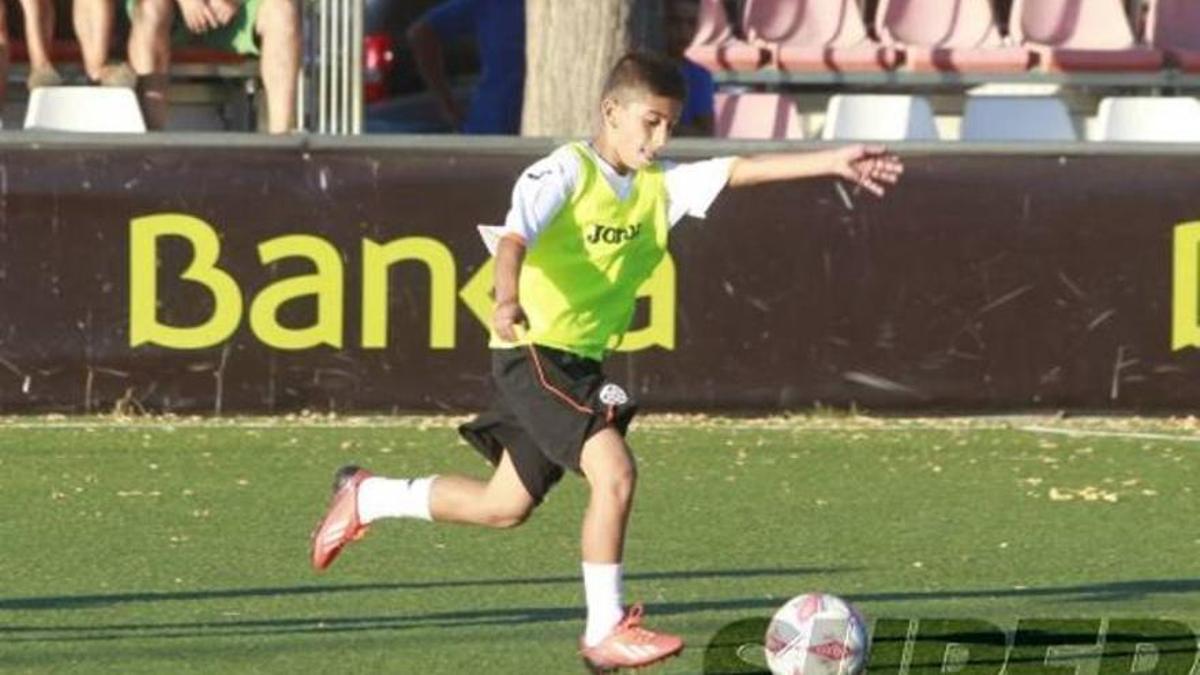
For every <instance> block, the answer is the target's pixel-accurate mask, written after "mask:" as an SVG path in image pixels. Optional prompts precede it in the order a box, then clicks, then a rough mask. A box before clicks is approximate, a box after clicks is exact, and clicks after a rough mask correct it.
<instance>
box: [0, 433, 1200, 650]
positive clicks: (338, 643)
mask: <svg viewBox="0 0 1200 675" xmlns="http://www.w3.org/2000/svg"><path fill="white" fill-rule="evenodd" d="M456 421H457V420H455V419H453V418H419V417H404V418H363V419H334V418H327V417H320V416H308V417H275V418H254V419H248V418H247V419H232V420H230V419H224V420H195V419H179V418H154V419H149V420H112V419H103V418H49V419H47V418H7V419H0V497H2V498H0V542H2V543H0V578H2V579H4V582H3V585H2V587H0V588H2V590H0V671H2V672H6V673H7V672H54V673H71V672H80V673H92V672H111V673H165V672H172V673H245V672H264V673H275V672H278V673H294V672H300V673H305V672H322V673H357V672H362V673H475V672H488V673H569V672H581V668H580V667H579V663H578V659H577V657H576V654H575V652H576V640H577V638H578V635H579V633H580V632H581V630H582V626H583V621H582V619H583V609H582V587H581V583H580V580H579V559H578V524H579V520H580V515H581V513H582V510H583V507H584V504H585V502H586V497H587V492H586V486H585V484H584V483H583V482H582V481H581V480H579V479H577V478H575V477H572V476H568V477H567V479H566V480H564V482H563V484H562V485H561V486H560V487H559V488H557V489H556V490H555V491H554V492H553V493H552V494H551V496H550V498H549V499H548V500H547V502H546V503H545V504H544V505H543V506H542V507H541V508H540V509H539V510H538V511H537V512H536V513H535V515H534V517H533V518H531V519H530V520H529V521H528V522H527V523H526V524H525V525H523V526H522V527H520V528H517V529H514V530H507V531H485V530H481V529H472V528H468V527H462V526H448V525H432V524H429V523H423V522H412V521H404V522H400V521H390V522H382V523H378V524H376V525H375V526H374V527H373V528H372V531H371V533H370V535H369V536H368V537H367V538H366V539H364V540H363V541H362V542H359V543H357V544H354V545H352V546H351V547H350V548H349V549H347V551H346V552H345V553H344V554H343V555H342V557H341V558H339V559H338V561H337V562H336V563H335V564H334V566H333V567H332V568H331V569H330V570H329V571H327V572H325V573H321V574H317V573H315V572H313V571H312V570H311V569H310V567H309V564H308V537H309V533H310V531H311V529H312V527H313V525H314V523H315V521H316V520H317V518H318V517H319V516H320V514H321V512H322V511H323V509H324V506H325V504H326V501H327V499H328V494H329V484H330V481H331V478H332V474H333V471H334V469H335V468H336V467H338V466H339V465H341V464H343V463H347V462H355V463H360V464H362V465H364V466H366V467H368V468H370V469H372V470H373V471H375V472H377V473H380V474H385V475H397V476H414V475H427V474H430V473H447V472H462V473H467V474H473V475H478V476H483V475H486V471H487V467H486V465H484V464H483V463H482V461H481V460H480V459H479V458H478V457H477V456H476V455H475V454H474V452H472V451H471V450H470V449H468V448H467V447H466V446H465V445H464V444H463V443H461V442H460V441H459V440H458V438H457V434H456V433H455V431H454V423H455V422H456ZM630 440H631V445H632V446H633V448H634V450H635V453H636V454H637V456H638V459H639V484H638V490H637V500H636V506H635V512H634V515H633V519H632V523H631V528H630V532H629V537H628V543H627V548H626V551H627V554H626V560H625V568H626V574H627V576H626V595H627V599H628V600H630V601H637V600H640V601H643V602H644V603H645V605H646V613H647V623H648V625H650V626H651V627H656V628H661V629H663V630H669V631H672V632H678V633H680V634H682V635H683V636H684V638H685V639H686V640H687V643H688V649H687V650H686V651H685V653H684V655H683V656H682V657H680V658H678V659H675V660H673V661H671V662H669V663H667V664H664V665H662V666H660V667H659V668H658V671H657V672H661V673H701V672H704V669H705V665H704V663H705V646H706V645H707V644H708V643H709V642H710V640H712V638H713V637H714V636H715V635H716V634H717V633H718V631H720V629H721V628H722V627H724V626H727V625H729V624H731V623H733V622H738V621H744V620H749V619H759V620H765V619H766V618H768V617H769V616H770V615H771V614H772V612H773V611H774V610H775V609H776V608H777V607H778V606H779V605H780V604H781V603H783V602H784V601H785V600H786V599H787V598H788V597H790V596H793V595H796V594H799V593H802V592H806V591H812V590H823V591H826V592H831V593H836V594H838V595H841V596H844V597H846V598H848V599H850V600H851V601H853V602H854V603H855V604H857V605H858V606H859V607H860V608H861V610H862V611H863V612H864V613H865V614H866V615H867V616H868V617H869V618H872V619H874V620H878V619H880V618H892V619H908V618H913V619H926V620H931V619H935V618H958V619H978V620H982V621H985V622H989V623H991V624H994V625H996V626H999V627H1000V628H1001V629H1003V630H1005V631H1009V632H1011V631H1012V630H1013V629H1014V627H1015V626H1016V624H1017V622H1018V620H1026V619H1030V618H1084V619H1106V620H1115V619H1153V620H1160V619H1161V620H1175V621H1180V622H1182V623H1184V624H1186V625H1188V626H1190V627H1193V628H1195V629H1200V574H1197V572H1196V563H1195V561H1196V559H1197V557H1198V554H1200V530H1198V529H1197V523H1198V522H1200V518H1198V517H1197V516H1200V508H1198V507H1197V495H1196V494H1194V493H1193V491H1194V490H1195V489H1197V481H1196V478H1197V475H1198V474H1197V472H1198V471H1200V456H1198V454H1197V453H1198V451H1200V442H1198V441H1200V435H1198V434H1197V431H1196V429H1195V423H1194V422H1193V421H1191V420H1130V419H1118V418H1112V419H1098V420H1083V421H1078V422H1074V421H1071V420H1067V421H1062V420H1055V419H1036V418H1011V419H982V420H959V419H932V420H917V419H878V418H866V417H846V418H841V417H831V416H815V417H813V416H809V417H793V418H771V419H754V420H750V419H715V418H707V417H647V418H645V419H643V420H639V422H638V423H637V424H635V428H634V430H633V432H632V433H631V436H630ZM913 625H914V626H916V625H919V624H913ZM931 625H932V624H931ZM1085 642H1086V640H1085ZM1193 643H1194V640H1193ZM898 654H901V655H900V656H896V655H893V658H892V661H895V660H896V659H909V660H911V659H912V655H911V653H910V654H908V656H904V655H903V653H902V652H898ZM751 660H753V659H751ZM1178 662H1179V661H1176V663H1178ZM713 663H715V662H712V661H710V664H709V669H710V671H712V672H717V671H716V670H714V666H713ZM914 663H915V661H914ZM744 665H745V668H746V670H745V672H753V667H752V666H750V665H749V664H744ZM898 665H899V664H893V663H891V662H886V659H885V660H884V661H877V662H876V664H875V668H873V669H872V672H876V671H878V672H898V671H899V670H900V668H899V667H898ZM1096 665H1097V664H1096V663H1093V664H1092V667H1093V668H1094V667H1095V666H1096ZM1099 665H1100V666H1103V665H1104V664H1103V663H1100V664H1099ZM893 666H895V667H893ZM989 667H990V670H988V668H989ZM998 669H999V667H998V666H985V667H982V670H979V672H997V671H998ZM918 670H920V669H919V668H913V671H914V672H917V671H918ZM939 670H940V667H939V668H938V669H929V668H926V670H924V671H920V672H938V671H939ZM1015 670H1016V669H1015V668H1013V667H1012V665H1011V664H1010V671H1014V672H1015ZM727 672H734V671H733V670H729V671H727ZM1022 672H1035V671H1031V670H1025V671H1022ZM1045 672H1067V671H1064V670H1056V671H1055V670H1046V671H1045ZM1081 672H1083V671H1081ZM1126 672H1127V671H1126Z"/></svg>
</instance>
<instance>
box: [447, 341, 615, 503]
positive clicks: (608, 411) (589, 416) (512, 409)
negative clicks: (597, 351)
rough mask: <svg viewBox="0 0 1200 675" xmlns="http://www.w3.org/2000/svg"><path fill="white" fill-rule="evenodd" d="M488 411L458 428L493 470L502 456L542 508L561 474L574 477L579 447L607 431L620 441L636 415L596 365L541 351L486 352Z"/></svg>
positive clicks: (545, 349) (536, 348)
mask: <svg viewBox="0 0 1200 675" xmlns="http://www.w3.org/2000/svg"><path fill="white" fill-rule="evenodd" d="M492 381H493V383H494V384H495V387H496V394H495V397H494V399H493V401H492V405H491V407H490V408H488V409H487V410H486V411H484V412H483V413H481V414H480V415H479V416H478V417H476V418H475V419H474V420H472V421H470V422H468V423H467V424H464V425H462V426H460V427H459V428H458V432H459V433H460V434H462V437H463V438H465V439H466V440H467V441H468V442H469V443H470V444H471V445H472V446H474V447H475V449H476V450H478V451H479V452H480V453H481V454H482V455H483V456H484V457H485V458H487V460H488V461H489V462H491V463H492V465H493V466H494V465H497V464H499V463H500V457H501V454H502V453H503V452H504V450H508V452H509V454H510V455H511V456H512V461H513V466H514V467H516V470H517V475H518V476H519V477H520V478H521V483H522V484H524V485H525V489H526V490H528V491H529V494H530V495H531V496H532V497H533V498H534V501H536V502H537V503H541V501H542V499H543V498H544V497H545V496H546V493H547V492H549V491H550V488H552V487H554V484H555V483H557V482H558V481H559V480H560V479H561V478H562V476H563V469H570V470H572V471H574V472H576V473H580V468H579V456H580V453H581V452H582V450H583V443H584V441H586V440H587V439H588V438H590V437H591V436H592V434H594V433H596V432H598V431H600V430H601V429H604V428H605V427H607V426H613V427H615V428H616V429H617V431H619V432H620V433H621V434H622V435H624V434H625V431H626V430H627V429H628V428H629V423H630V422H631V421H633V416H634V415H635V414H637V404H636V403H634V402H633V401H632V400H631V399H630V398H629V395H628V394H626V393H625V390H624V389H622V388H621V387H619V386H617V385H615V384H613V383H611V382H608V381H607V380H606V379H605V378H604V373H603V372H602V371H601V369H600V362H599V361H594V360H592V359H588V358H584V357H582V356H578V355H575V354H571V353H569V352H564V351H560V350H557V349H551V348H549V347H542V346H525V347H517V348H514V349H496V350H493V351H492Z"/></svg>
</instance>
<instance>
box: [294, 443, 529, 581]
mask: <svg viewBox="0 0 1200 675" xmlns="http://www.w3.org/2000/svg"><path fill="white" fill-rule="evenodd" d="M535 505H536V502H535V500H534V498H533V497H532V496H531V495H530V494H529V492H528V491H527V490H526V489H525V486H524V485H523V484H522V483H521V480H520V478H519V477H518V476H517V472H516V468H515V467H514V466H513V463H512V459H511V456H510V454H509V453H508V452H507V451H505V452H504V453H503V455H502V457H501V459H500V463H499V464H498V465H497V467H496V470H495V471H494V472H493V474H492V477H491V479H490V480H489V481H487V482H486V483H485V482H483V481H480V480H476V479H473V478H468V477H466V476H455V475H450V476H428V477H425V478H415V479H394V478H382V477H377V476H373V475H371V474H370V473H369V472H367V471H364V470H362V469H357V468H351V470H350V471H348V472H345V471H344V470H343V471H339V480H338V482H337V483H336V484H335V493H334V495H333V500H332V502H331V503H330V505H329V509H328V511H327V512H326V514H325V517H324V518H323V519H322V520H321V522H320V523H319V524H318V525H317V529H316V530H314V531H313V536H312V564H313V567H315V568H316V569H318V570H322V569H325V568H327V567H328V566H329V565H330V564H332V563H333V561H334V559H335V558H336V557H337V556H338V554H339V553H340V552H341V550H342V549H343V548H344V547H345V546H346V544H348V543H350V542H352V541H354V540H356V539H358V538H360V537H362V535H363V534H365V533H366V529H367V526H368V525H370V524H371V523H372V522H374V521H376V520H380V519H382V518H415V519H419V520H433V521H438V522H453V523H466V524H471V525H482V526H485V527H495V528H508V527H515V526H517V525H520V524H521V523H523V522H524V521H525V519H526V518H527V517H528V516H529V513H530V511H532V510H533V507H534V506H535Z"/></svg>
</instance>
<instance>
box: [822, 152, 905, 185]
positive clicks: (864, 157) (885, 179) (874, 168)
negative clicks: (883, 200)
mask: <svg viewBox="0 0 1200 675" xmlns="http://www.w3.org/2000/svg"><path fill="white" fill-rule="evenodd" d="M831 160H832V163H831V166H830V171H831V172H832V173H833V174H834V175H836V176H840V177H841V178H844V179H846V180H848V181H850V182H851V183H854V184H855V185H857V186H859V187H864V188H866V189H867V191H868V192H870V193H871V194H873V195H875V196H876V197H882V196H883V193H884V186H885V185H895V184H896V181H897V180H899V179H900V174H902V173H904V164H903V163H902V162H901V161H900V158H899V157H897V156H896V155H893V154H891V153H889V152H888V151H887V148H885V147H884V146H882V145H848V146H846V147H844V148H838V149H837V150H834V151H832V157H831Z"/></svg>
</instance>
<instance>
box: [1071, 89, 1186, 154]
mask: <svg viewBox="0 0 1200 675" xmlns="http://www.w3.org/2000/svg"><path fill="white" fill-rule="evenodd" d="M1094 140H1097V141H1137V142H1149V143H1200V101H1197V100H1196V99H1194V98H1192V97H1190V96H1110V97H1108V98H1105V99H1104V100H1102V101H1100V114H1099V116H1098V118H1097V120H1096V134H1095V139H1094Z"/></svg>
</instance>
